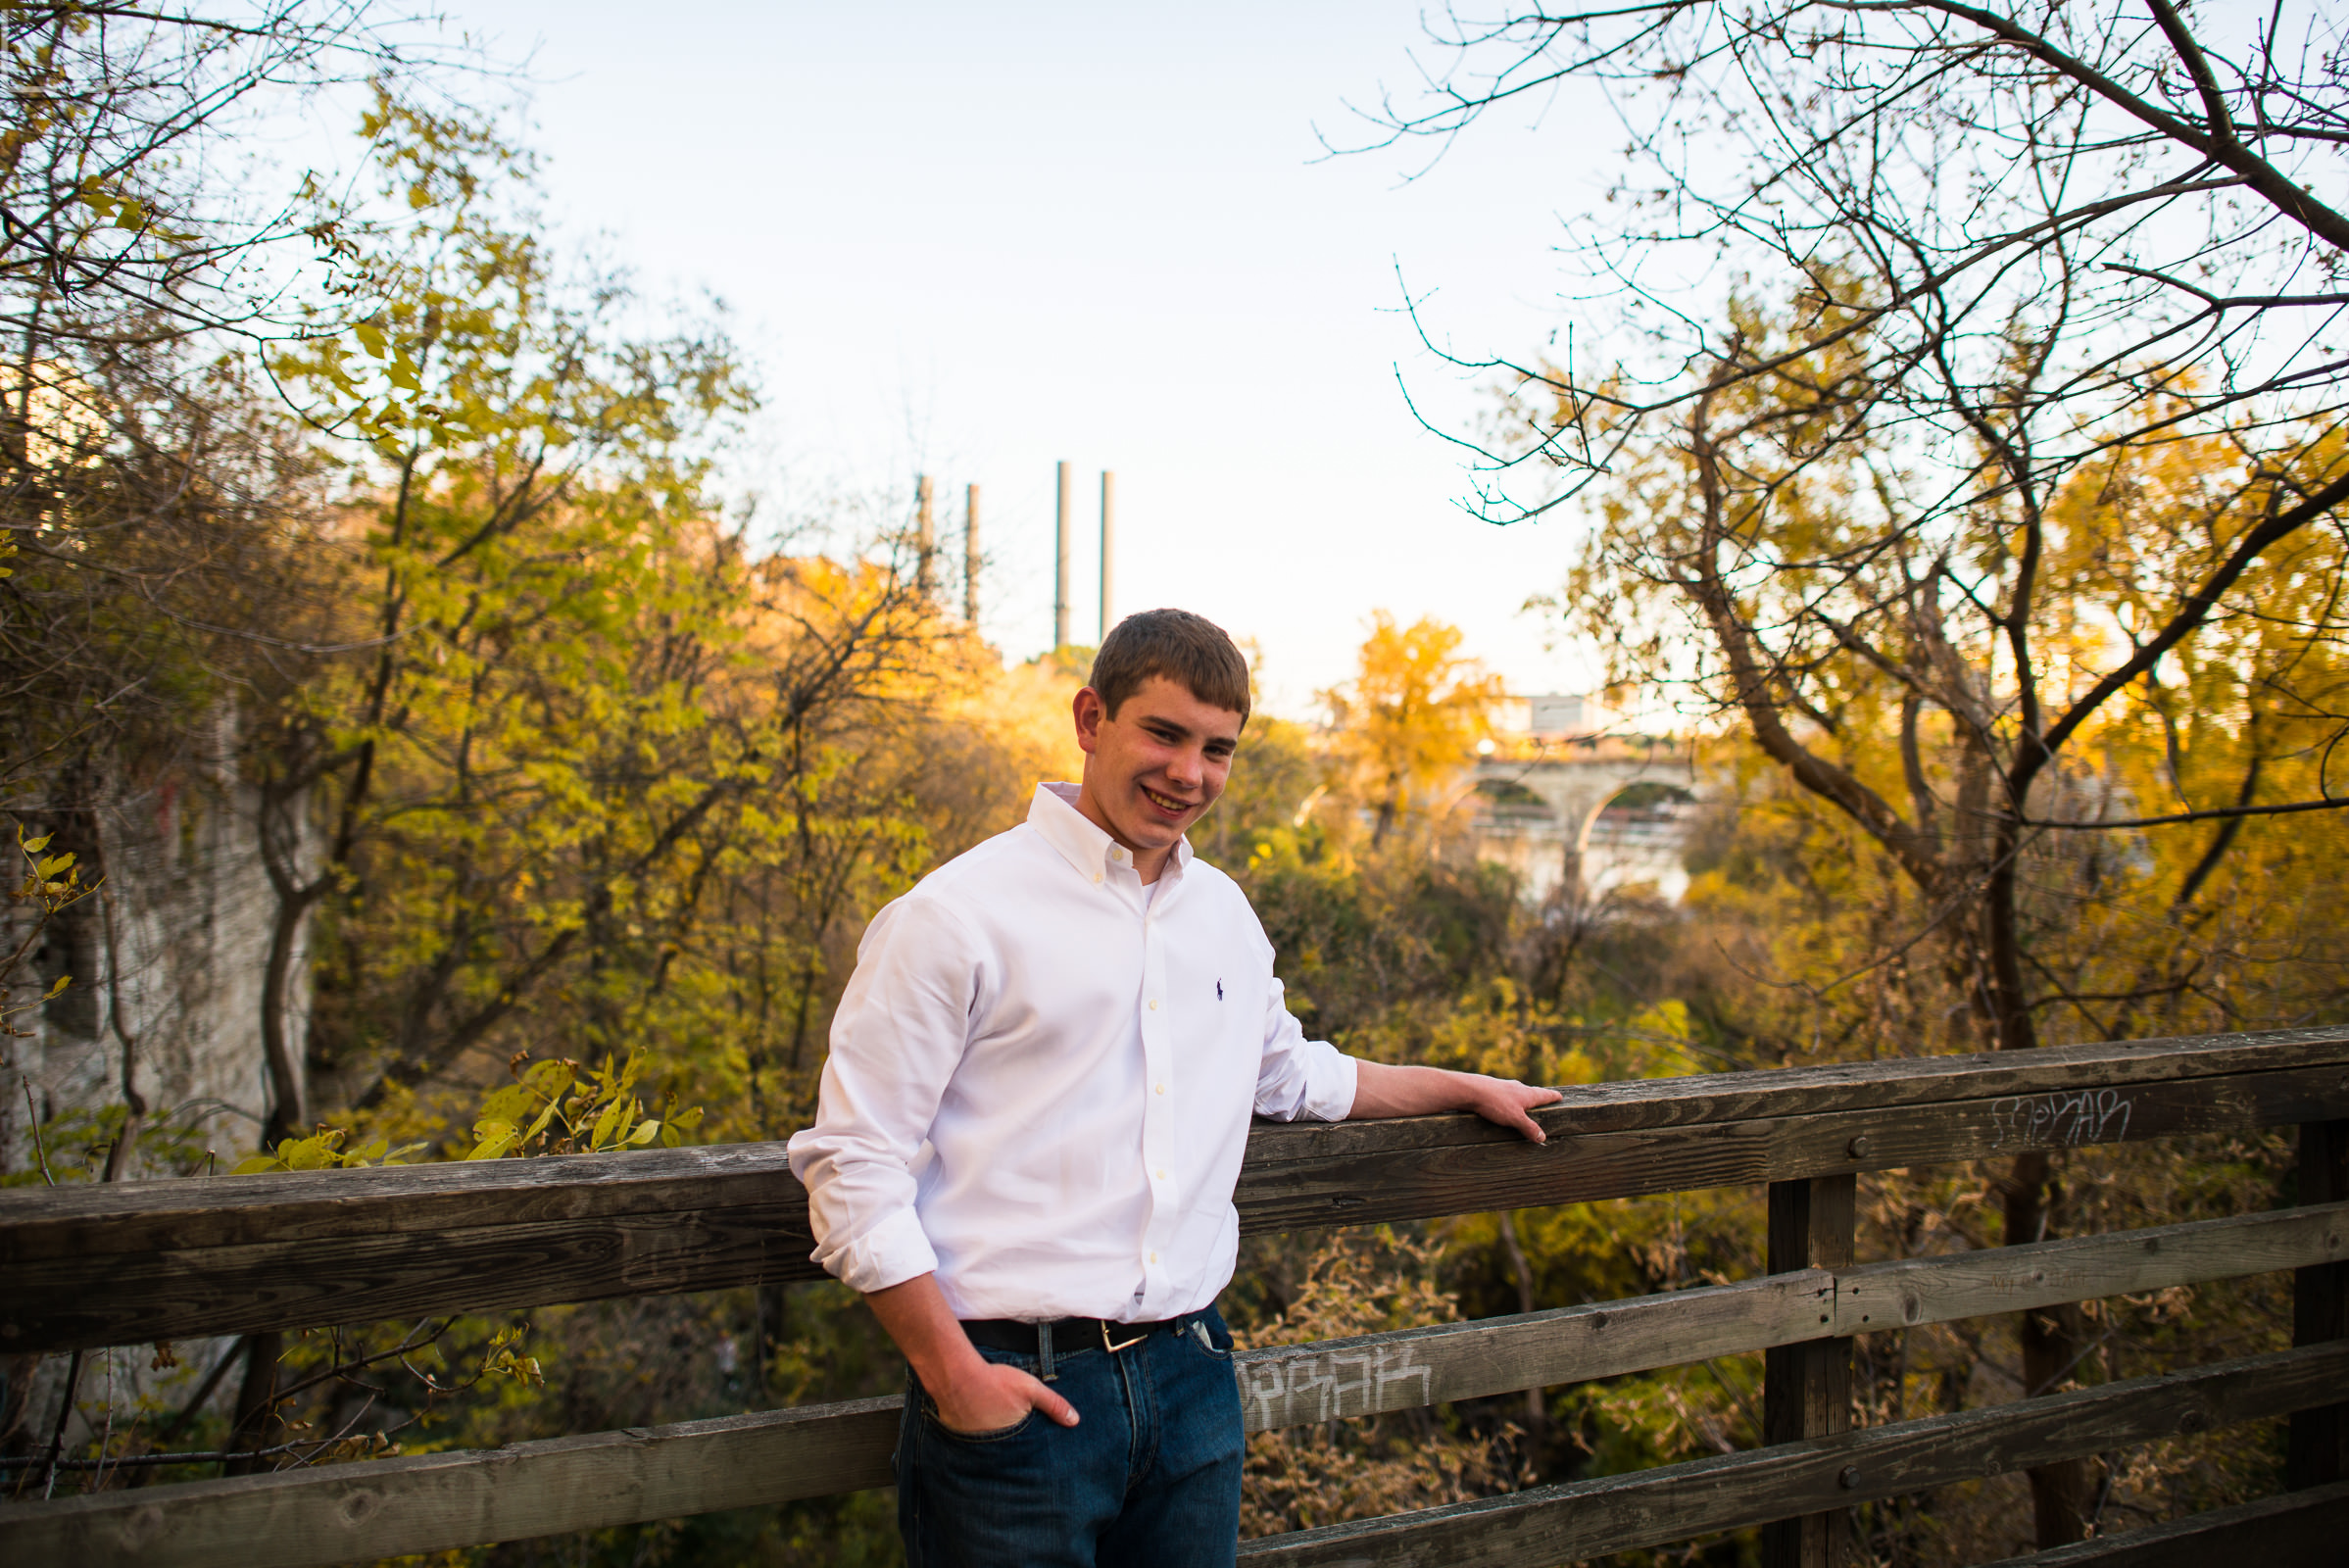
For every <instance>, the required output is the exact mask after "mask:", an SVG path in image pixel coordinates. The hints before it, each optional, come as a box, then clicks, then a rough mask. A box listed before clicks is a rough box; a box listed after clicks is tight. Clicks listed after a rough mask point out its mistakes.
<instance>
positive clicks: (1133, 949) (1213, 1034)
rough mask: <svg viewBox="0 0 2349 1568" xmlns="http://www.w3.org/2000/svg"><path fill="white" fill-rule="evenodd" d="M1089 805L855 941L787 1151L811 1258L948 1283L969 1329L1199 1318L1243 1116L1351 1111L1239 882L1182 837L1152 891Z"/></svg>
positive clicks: (1000, 848) (1069, 790)
mask: <svg viewBox="0 0 2349 1568" xmlns="http://www.w3.org/2000/svg"><path fill="white" fill-rule="evenodd" d="M1076 793H1077V792H1076V786H1074V785H1072V784H1047V785H1043V786H1040V787H1039V788H1038V790H1037V791H1036V799H1035V803H1034V805H1033V806H1032V807H1031V808H1030V809H1029V811H1028V819H1027V821H1026V822H1025V823H1023V824H1022V825H1020V826H1019V827H1016V828H1013V829H1012V830H1011V831H1010V832H1008V833H1004V834H1002V835H999V836H998V837H996V838H992V839H989V840H988V841H987V842H986V843H984V844H981V845H980V846H978V848H976V849H974V850H972V851H971V852H970V853H968V854H967V855H963V856H959V857H957V858H954V860H951V861H949V862H948V863H947V864H945V865H943V866H940V867H939V868H938V869H937V870H935V871H933V872H931V873H930V874H929V876H927V877H926V878H924V879H923V880H922V882H921V883H920V884H919V885H918V886H916V887H915V888H914V889H913V891H911V892H910V893H907V894H906V895H905V897H904V898H901V899H899V900H897V901H896V902H895V903H893V904H891V905H889V906H888V907H886V908H884V909H882V910H881V912H880V913H879V914H877V915H875V916H874V917H873V921H872V924H871V926H870V927H869V928H868V929H867V930H866V931H865V933H864V940H863V942H862V943H861V944H860V945H859V946H858V948H857V950H856V975H855V976H854V977H853V978H852V979H851V980H850V981H849V986H848V991H847V994H846V995H845V996H843V997H842V999H841V1003H840V1010H839V1012H838V1014H837V1015H836V1016H835V1017H834V1019H833V1022H832V1052H831V1055H830V1057H829V1059H827V1060H826V1061H825V1063H824V1072H823V1084H822V1089H821V1092H820V1096H819V1098H818V1101H817V1106H816V1121H815V1125H814V1126H813V1127H812V1128H809V1129H808V1130H807V1131H805V1132H802V1133H799V1134H797V1135H796V1136H794V1137H793V1139H792V1140H791V1168H792V1171H793V1173H794V1174H796V1175H797V1176H798V1177H799V1178H800V1180H801V1181H802V1182H803V1183H805V1184H806V1185H807V1199H808V1203H807V1211H808V1217H809V1220H810V1221H811V1223H812V1225H813V1227H814V1232H815V1243H816V1246H815V1252H814V1254H813V1255H814V1259H815V1261H816V1262H817V1263H819V1264H821V1265H822V1266H823V1267H824V1268H825V1269H826V1270H828V1271H830V1272H831V1273H833V1274H835V1275H837V1276H839V1278H840V1279H842V1280H843V1281H845V1282H846V1283H847V1284H848V1285H850V1286H851V1287H853V1288H854V1289H856V1290H858V1291H866V1292H869V1291H877V1290H882V1289H885V1288H887V1287H889V1286H892V1285H897V1284H901V1283H903V1282H904V1281H905V1280H909V1279H912V1278H913V1277H915V1276H916V1275H919V1274H924V1273H928V1272H931V1271H933V1270H935V1271H936V1273H937V1276H938V1283H939V1287H940V1288H941V1290H943V1291H944V1293H945V1295H946V1299H947V1304H948V1306H949V1307H951V1308H952V1309H953V1311H954V1315H955V1316H957V1317H962V1318H1004V1317H1009V1318H1028V1319H1041V1318H1052V1317H1068V1316H1083V1317H1103V1318H1110V1319H1114V1320H1118V1321H1124V1322H1142V1321H1147V1320H1150V1319H1155V1318H1165V1317H1176V1316H1180V1315H1181V1314H1183V1313H1185V1312H1191V1311H1196V1310H1198V1309H1199V1308H1200V1307H1203V1306H1205V1305H1206V1304H1207V1303H1208V1302H1209V1301H1211V1300H1213V1299H1215V1294H1216V1292H1218V1291H1220V1290H1222V1289H1223V1287H1224V1286H1225V1285H1226V1284H1227V1283H1228V1282H1229V1281H1230V1280H1231V1277H1232V1265H1233V1260H1234V1258H1235V1256H1236V1255H1237V1252H1238V1248H1239V1216H1238V1214H1237V1212H1236V1211H1235V1210H1234V1209H1233V1207H1232V1188H1233V1186H1234V1184H1235V1183H1236V1182H1237V1181H1238V1180H1239V1176H1240V1160H1241V1155H1242V1154H1243V1153H1244V1152H1246V1149H1247V1144H1248V1115H1249V1112H1250V1111H1251V1110H1253V1111H1255V1112H1258V1113H1260V1114H1263V1115H1268V1116H1277V1117H1280V1118H1282V1119H1283V1120H1293V1119H1295V1118H1297V1117H1298V1116H1314V1117H1319V1118H1322V1119H1324V1120H1333V1121H1334V1120H1337V1119H1339V1118H1342V1117H1344V1116H1345V1115H1346V1112H1347V1111H1348V1110H1350V1109H1351V1108H1352V1106H1353V1101H1354V1063H1353V1060H1352V1059H1351V1058H1350V1057H1347V1056H1346V1055H1343V1054H1340V1053H1339V1052H1338V1050H1337V1049H1336V1048H1335V1047H1333V1046H1330V1045H1329V1044H1327V1043H1326V1042H1321V1041H1309V1040H1306V1039H1305V1038H1304V1034H1303V1031H1302V1030H1300V1029H1299V1028H1298V1027H1297V1020H1296V1019H1295V1018H1293V1017H1291V1016H1290V1014H1289V1009H1288V1008H1287V1006H1285V1005H1283V1003H1282V1000H1281V982H1280V981H1279V980H1277V979H1275V978H1274V976H1273V972H1272V944H1271V943H1270V942H1269V941H1267V940H1266V939H1265V936H1264V928H1263V926H1261V925H1260V924H1258V923H1257V920H1256V916H1255V911H1254V910H1252V909H1250V908H1249V907H1248V899H1247V897H1246V895H1244V894H1243V893H1242V892H1241V891H1240V889H1239V887H1238V885H1237V884H1235V883H1234V882H1233V881H1232V879H1231V878H1230V877H1227V876H1225V875H1224V874H1223V873H1222V872H1220V871H1218V870H1216V869H1215V868H1214V867H1213V866H1211V865H1207V864H1205V863H1204V862H1201V861H1198V860H1194V859H1193V858H1192V856H1191V846H1190V844H1189V843H1188V842H1187V841H1186V842H1184V843H1182V844H1179V845H1177V846H1176V849H1175V853H1174V855H1173V856H1172V857H1171V858H1169V859H1168V862H1167V865H1166V868H1165V870H1164V871H1163V872H1161V873H1160V875H1159V878H1158V881H1157V883H1156V884H1155V885H1154V886H1153V887H1151V888H1147V889H1146V888H1145V887H1144V886H1143V885H1142V880H1141V878H1140V877H1139V876H1138V875H1137V874H1136V872H1135V870H1134V858H1133V856H1132V855H1130V854H1129V853H1127V852H1126V851H1125V850H1124V849H1122V848H1120V847H1119V846H1118V845H1117V843H1116V842H1115V841H1114V840H1112V839H1111V838H1110V837H1109V835H1108V834H1106V833H1104V832H1102V831H1101V829H1100V828H1098V827H1096V826H1094V825H1093V823H1092V822H1090V821H1088V820H1087V819H1086V818H1085V817H1084V816H1083V815H1082V814H1081V813H1080V812H1078V810H1077V809H1076V808H1075V806H1074V805H1073V804H1072V803H1073V802H1074V801H1075V799H1076ZM1146 895H1147V896H1146Z"/></svg>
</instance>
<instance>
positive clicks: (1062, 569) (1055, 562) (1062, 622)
mask: <svg viewBox="0 0 2349 1568" xmlns="http://www.w3.org/2000/svg"><path fill="white" fill-rule="evenodd" d="M1068 512H1069V506H1068V465H1067V464H1065V463H1063V464H1061V465H1060V506H1059V510H1058V512H1057V514H1056V516H1057V518H1058V530H1059V535H1058V548H1057V549H1056V550H1055V551H1054V553H1053V556H1052V646H1053V647H1054V648H1066V647H1067V646H1068Z"/></svg>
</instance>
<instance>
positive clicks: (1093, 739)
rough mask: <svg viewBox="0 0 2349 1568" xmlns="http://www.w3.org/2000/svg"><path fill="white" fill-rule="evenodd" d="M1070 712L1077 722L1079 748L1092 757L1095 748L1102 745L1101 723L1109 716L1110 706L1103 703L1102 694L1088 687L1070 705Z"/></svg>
mask: <svg viewBox="0 0 2349 1568" xmlns="http://www.w3.org/2000/svg"><path fill="white" fill-rule="evenodd" d="M1068 711H1069V716H1070V717H1072V718H1074V719H1075V720H1076V724H1077V745H1078V747H1079V748H1080V749H1082V750H1083V751H1084V753H1085V755H1086V756H1088V757H1090V756H1092V755H1093V749H1094V747H1096V746H1098V745H1100V744H1101V722H1102V720H1104V719H1106V718H1107V717H1108V716H1109V705H1108V704H1106V703H1104V702H1102V701H1101V693H1100V692H1097V691H1095V690H1094V689H1093V688H1092V687H1090V686H1087V687H1085V688H1084V689H1083V690H1081V691H1079V692H1078V693H1077V695H1076V698H1075V700H1074V701H1073V702H1071V703H1070V704H1069V705H1068Z"/></svg>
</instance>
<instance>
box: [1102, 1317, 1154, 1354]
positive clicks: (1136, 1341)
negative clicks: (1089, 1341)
mask: <svg viewBox="0 0 2349 1568" xmlns="http://www.w3.org/2000/svg"><path fill="white" fill-rule="evenodd" d="M1095 1321H1097V1322H1099V1323H1100V1324H1101V1348H1102V1349H1104V1350H1107V1351H1108V1352H1109V1353H1110V1354H1111V1355H1115V1354H1116V1353H1117V1352H1118V1351H1120V1350H1122V1349H1125V1348H1127V1347H1129V1346H1134V1345H1140V1344H1141V1343H1142V1342H1143V1341H1144V1340H1147V1339H1149V1338H1150V1336H1149V1335H1148V1334H1137V1335H1135V1336H1134V1337H1133V1338H1132V1339H1130V1340H1121V1341H1119V1342H1118V1343H1117V1344H1115V1345H1112V1344H1110V1343H1109V1320H1108V1319H1107V1318H1105V1317H1104V1318H1098V1319H1096V1320H1095Z"/></svg>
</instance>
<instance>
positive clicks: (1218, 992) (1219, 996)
mask: <svg viewBox="0 0 2349 1568" xmlns="http://www.w3.org/2000/svg"><path fill="white" fill-rule="evenodd" d="M1215 1000H1216V1001H1218V1002H1221V1001H1222V1000H1223V982H1222V981H1221V980H1218V981H1216V982H1215Z"/></svg>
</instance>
